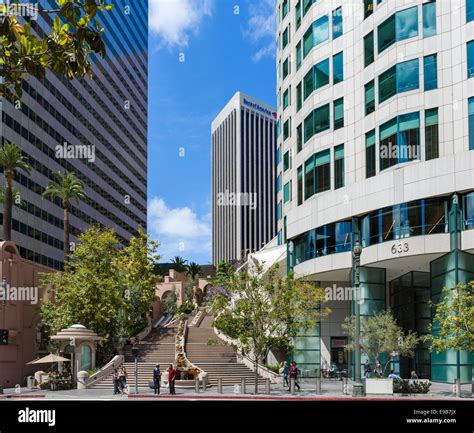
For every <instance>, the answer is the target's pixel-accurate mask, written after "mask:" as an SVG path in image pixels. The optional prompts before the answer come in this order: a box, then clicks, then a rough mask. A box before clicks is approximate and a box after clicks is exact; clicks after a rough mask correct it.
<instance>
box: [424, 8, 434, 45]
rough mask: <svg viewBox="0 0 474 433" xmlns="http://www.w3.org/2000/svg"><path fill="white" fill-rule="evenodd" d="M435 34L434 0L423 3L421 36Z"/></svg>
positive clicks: (426, 36)
mask: <svg viewBox="0 0 474 433" xmlns="http://www.w3.org/2000/svg"><path fill="white" fill-rule="evenodd" d="M435 34H436V1H431V2H429V3H425V4H424V5H423V37H424V38H429V37H430V36H434V35H435Z"/></svg>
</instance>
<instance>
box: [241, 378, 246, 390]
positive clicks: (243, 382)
mask: <svg viewBox="0 0 474 433" xmlns="http://www.w3.org/2000/svg"><path fill="white" fill-rule="evenodd" d="M240 393H241V394H246V393H247V392H246V389H245V377H243V378H242V381H241V384H240Z"/></svg>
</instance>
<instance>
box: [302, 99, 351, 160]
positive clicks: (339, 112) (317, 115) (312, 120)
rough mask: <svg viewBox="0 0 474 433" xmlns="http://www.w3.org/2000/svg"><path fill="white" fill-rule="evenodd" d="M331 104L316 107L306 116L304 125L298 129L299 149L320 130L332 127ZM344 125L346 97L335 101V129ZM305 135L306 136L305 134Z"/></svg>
mask: <svg viewBox="0 0 474 433" xmlns="http://www.w3.org/2000/svg"><path fill="white" fill-rule="evenodd" d="M330 106H331V104H325V105H323V106H321V107H318V108H316V109H314V110H313V111H312V112H311V113H310V114H309V115H308V116H306V118H305V119H304V122H303V124H302V125H299V126H298V128H297V129H296V136H297V138H296V143H297V151H298V152H299V151H300V150H301V149H302V148H303V139H304V143H306V142H307V141H308V140H310V139H311V138H312V137H313V136H315V135H317V134H319V133H320V132H323V131H326V130H328V129H330V128H331V119H330V117H331V116H330V111H331V110H330ZM342 127H344V98H339V99H337V100H335V101H334V102H333V129H334V130H336V129H340V128H342ZM303 135H304V136H303Z"/></svg>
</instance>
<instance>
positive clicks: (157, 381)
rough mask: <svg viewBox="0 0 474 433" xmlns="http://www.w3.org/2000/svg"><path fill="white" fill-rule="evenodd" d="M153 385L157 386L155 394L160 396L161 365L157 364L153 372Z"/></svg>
mask: <svg viewBox="0 0 474 433" xmlns="http://www.w3.org/2000/svg"><path fill="white" fill-rule="evenodd" d="M153 384H154V385H155V394H159V393H160V385H161V370H160V364H156V366H155V369H154V370H153Z"/></svg>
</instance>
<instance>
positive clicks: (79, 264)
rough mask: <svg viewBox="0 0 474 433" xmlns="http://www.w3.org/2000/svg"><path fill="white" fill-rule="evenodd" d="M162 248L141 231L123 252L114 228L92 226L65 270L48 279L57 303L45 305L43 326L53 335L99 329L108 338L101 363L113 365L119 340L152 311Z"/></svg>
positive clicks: (45, 279)
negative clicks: (83, 328)
mask: <svg viewBox="0 0 474 433" xmlns="http://www.w3.org/2000/svg"><path fill="white" fill-rule="evenodd" d="M156 247H157V245H156V243H154V242H152V241H150V240H149V239H148V236H147V235H145V234H144V233H142V232H139V233H138V235H137V236H136V237H133V238H132V239H131V240H130V244H129V245H128V246H127V247H125V248H119V241H118V238H117V236H116V234H115V232H114V231H113V230H110V229H101V228H98V227H95V226H93V227H91V228H89V229H88V230H87V231H85V232H84V233H83V234H82V235H80V236H79V244H78V246H77V247H76V249H75V250H74V251H73V252H72V253H71V257H70V258H71V260H70V261H69V262H68V263H66V265H65V268H64V271H62V272H54V273H50V274H44V275H43V276H42V280H41V285H42V286H43V287H48V288H49V290H51V291H52V293H53V295H54V298H53V302H50V301H44V302H43V303H42V305H41V316H42V323H43V324H44V325H46V326H47V327H48V328H49V329H50V331H51V332H52V333H56V332H58V331H59V330H61V329H63V328H67V327H69V326H71V325H73V324H75V323H79V324H81V325H84V326H86V327H87V328H89V329H92V330H94V331H95V332H96V333H97V334H99V335H100V336H101V337H104V339H105V340H104V341H103V342H102V343H101V344H100V346H99V359H100V361H101V362H107V361H109V359H110V357H111V356H112V355H113V353H114V352H115V350H116V349H117V344H118V342H119V339H120V338H121V337H129V336H131V335H134V334H135V333H136V332H137V326H138V325H140V324H141V325H143V317H144V315H145V314H146V313H147V312H148V311H149V308H150V305H151V302H152V300H153V298H154V290H155V282H154V278H155V275H154V274H153V266H154V260H156V259H157V256H156V255H155V250H156Z"/></svg>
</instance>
